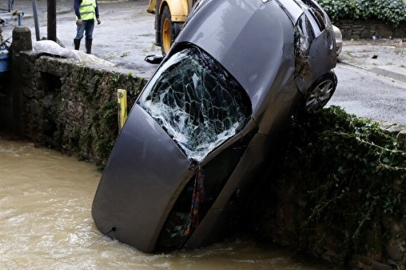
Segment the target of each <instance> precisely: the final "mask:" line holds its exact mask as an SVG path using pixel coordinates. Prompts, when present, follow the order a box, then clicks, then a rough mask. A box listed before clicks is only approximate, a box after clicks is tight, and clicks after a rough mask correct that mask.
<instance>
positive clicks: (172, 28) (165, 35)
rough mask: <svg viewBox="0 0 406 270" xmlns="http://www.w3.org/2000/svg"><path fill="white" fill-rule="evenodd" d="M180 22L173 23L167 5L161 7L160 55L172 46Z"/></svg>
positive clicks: (180, 24)
mask: <svg viewBox="0 0 406 270" xmlns="http://www.w3.org/2000/svg"><path fill="white" fill-rule="evenodd" d="M181 26H182V23H176V22H175V23H174V22H172V20H171V12H170V11H169V7H168V6H166V7H164V9H163V12H162V16H161V51H162V55H166V54H167V53H168V52H169V49H170V48H171V46H172V43H173V41H174V40H175V38H176V36H177V35H178V34H179V32H180V29H181Z"/></svg>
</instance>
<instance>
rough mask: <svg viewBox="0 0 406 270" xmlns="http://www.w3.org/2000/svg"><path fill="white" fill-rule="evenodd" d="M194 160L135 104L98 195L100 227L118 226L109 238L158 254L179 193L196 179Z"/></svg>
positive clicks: (95, 214)
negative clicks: (158, 241) (161, 235)
mask: <svg viewBox="0 0 406 270" xmlns="http://www.w3.org/2000/svg"><path fill="white" fill-rule="evenodd" d="M167 156H170V157H171V158H170V160H167V158H166V157H167ZM189 164H190V162H189V160H188V159H187V158H186V157H185V155H184V154H183V153H182V152H181V151H180V149H179V148H178V147H177V145H176V144H175V143H174V142H173V141H172V140H171V139H170V137H169V136H168V135H167V134H166V133H165V131H164V130H163V129H162V128H161V127H160V126H159V125H158V124H157V123H156V122H155V121H154V120H153V119H152V118H151V117H150V116H149V115H148V114H147V113H145V112H144V111H143V109H142V108H140V107H139V106H138V105H134V107H133V109H132V110H131V113H130V115H129V118H128V120H127V122H126V123H125V125H124V128H123V129H122V132H121V133H120V135H119V137H118V139H117V142H116V144H115V146H114V148H113V151H112V153H111V155H110V158H109V161H108V164H107V165H106V168H105V170H104V172H103V176H102V179H101V180H100V184H99V187H98V190H97V193H96V196H95V199H94V204H93V209H92V214H93V219H94V220H95V222H96V225H97V226H98V228H99V230H100V231H101V232H103V233H107V232H109V231H110V230H111V229H112V228H115V231H112V232H110V233H109V236H111V237H113V238H115V239H118V240H120V241H121V242H124V243H127V244H130V245H132V246H135V247H137V248H139V249H140V250H144V251H146V252H152V251H153V250H154V248H155V241H156V239H157V237H158V236H159V232H160V229H161V227H162V224H163V223H164V221H165V218H166V216H167V214H168V212H169V210H170V208H171V205H172V204H173V203H174V201H173V200H174V199H173V197H174V196H175V197H176V195H177V193H179V192H180V191H178V189H181V188H182V185H184V184H186V183H182V181H184V179H189V178H190V177H191V173H190V171H189V170H188V168H189ZM151 198H154V199H153V201H151ZM151 224H154V226H151ZM159 224H161V225H159ZM134 232H136V233H134Z"/></svg>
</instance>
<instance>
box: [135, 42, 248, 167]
mask: <svg viewBox="0 0 406 270" xmlns="http://www.w3.org/2000/svg"><path fill="white" fill-rule="evenodd" d="M138 103H139V104H140V106H141V107H142V108H143V109H144V110H145V111H146V112H148V113H149V114H150V115H151V116H152V118H154V119H155V121H157V122H158V123H159V124H160V125H161V126H162V128H163V129H164V130H165V131H166V132H167V133H168V134H169V136H171V138H172V139H173V140H174V141H175V142H176V143H177V144H178V145H179V146H180V148H181V149H182V150H183V151H184V152H185V154H186V155H187V156H188V158H190V159H194V160H196V161H201V160H203V158H204V157H205V156H207V154H208V153H210V152H211V151H212V150H213V149H215V148H216V147H218V146H219V145H220V144H222V143H223V142H224V141H226V140H227V139H228V138H230V137H232V136H233V135H235V134H236V133H237V132H238V131H239V129H240V128H242V127H243V126H244V124H245V122H246V120H247V118H248V117H249V116H250V115H251V104H250V100H249V97H248V95H247V93H246V92H245V91H244V90H243V89H242V87H241V86H240V85H239V84H238V83H237V81H236V80H235V79H234V78H232V76H231V75H230V74H229V73H228V72H227V71H226V70H225V69H224V68H223V67H222V66H220V65H219V64H218V63H217V62H216V61H215V60H214V59H212V58H211V57H210V56H209V55H208V54H206V53H205V52H203V51H202V50H200V49H198V48H195V47H190V48H185V49H183V50H182V51H180V52H178V53H175V54H174V55H172V56H171V57H170V58H169V59H168V60H167V61H166V62H165V63H164V64H163V65H162V66H161V67H160V68H159V70H158V71H157V73H156V74H155V76H154V77H153V78H152V79H151V81H150V83H149V84H148V86H147V87H146V89H145V90H144V92H143V94H142V95H141V97H140V99H139V101H138Z"/></svg>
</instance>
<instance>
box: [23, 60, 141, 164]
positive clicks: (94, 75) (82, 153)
mask: <svg viewBox="0 0 406 270" xmlns="http://www.w3.org/2000/svg"><path fill="white" fill-rule="evenodd" d="M19 61H20V62H21V71H20V72H19V73H20V74H22V81H21V92H22V94H23V97H22V118H21V119H22V127H23V133H24V136H25V137H27V138H28V139H30V140H32V141H34V142H37V143H39V144H41V145H44V146H47V147H52V148H55V149H59V150H62V151H63V152H65V153H69V154H73V155H76V156H77V157H79V158H82V159H86V160H91V161H94V162H96V164H98V165H101V166H102V165H103V164H104V163H105V162H106V159H107V157H108V155H109V153H110V150H111V147H112V145H113V143H114V140H115V137H116V136H117V134H118V121H117V93H116V91H117V89H125V90H127V93H128V106H130V107H129V108H131V106H132V104H133V103H134V100H135V98H136V96H137V95H138V93H139V92H140V91H141V89H142V88H143V86H144V84H145V80H144V79H143V78H136V77H134V76H133V75H132V74H131V73H127V74H124V73H120V72H117V71H113V70H109V69H108V68H98V67H95V66H92V65H89V64H87V65H86V64H83V63H76V62H74V61H72V60H66V59H60V58H54V57H50V56H42V57H40V58H37V57H35V56H34V55H32V54H31V53H29V52H27V53H21V54H20V56H19Z"/></svg>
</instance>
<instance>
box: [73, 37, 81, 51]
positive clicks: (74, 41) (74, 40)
mask: <svg viewBox="0 0 406 270" xmlns="http://www.w3.org/2000/svg"><path fill="white" fill-rule="evenodd" d="M73 44H75V50H79V47H80V39H76V38H75V39H73Z"/></svg>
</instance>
